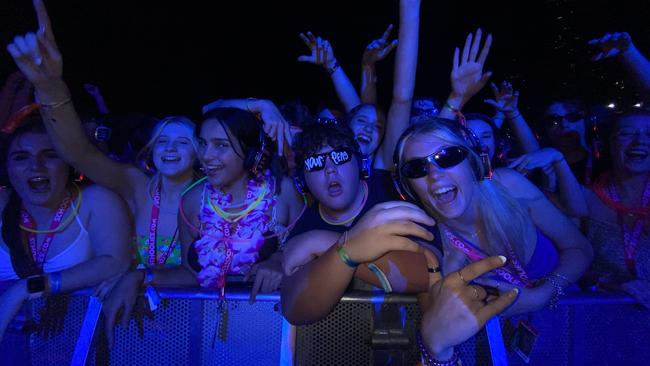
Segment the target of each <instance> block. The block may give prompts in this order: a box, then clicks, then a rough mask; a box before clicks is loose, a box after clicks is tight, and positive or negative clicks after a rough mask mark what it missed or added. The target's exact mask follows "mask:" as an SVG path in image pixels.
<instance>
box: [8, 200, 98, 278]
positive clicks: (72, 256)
mask: <svg viewBox="0 0 650 366" xmlns="http://www.w3.org/2000/svg"><path fill="white" fill-rule="evenodd" d="M73 205H74V204H73ZM75 218H76V220H77V224H78V225H79V235H77V238H76V239H75V240H74V241H73V242H72V243H71V244H70V245H68V247H67V248H65V249H63V251H61V253H59V254H57V255H55V256H54V257H53V258H48V259H46V260H45V263H44V264H43V272H45V273H50V272H58V271H62V270H64V269H68V268H70V267H73V266H75V265H77V264H79V263H82V262H85V261H87V260H88V259H90V258H92V257H93V249H92V245H91V243H90V236H89V235H88V231H87V230H86V228H85V227H84V226H83V224H82V223H81V220H80V219H79V215H77V216H75ZM1 228H2V220H0V229H1ZM0 243H2V244H4V245H2V246H0V281H8V280H17V279H18V276H17V275H16V272H14V267H13V266H12V265H11V257H10V256H9V253H8V252H7V249H6V247H7V244H6V243H5V242H4V240H3V239H2V237H1V236H0Z"/></svg>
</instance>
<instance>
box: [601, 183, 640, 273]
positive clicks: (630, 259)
mask: <svg viewBox="0 0 650 366" xmlns="http://www.w3.org/2000/svg"><path fill="white" fill-rule="evenodd" d="M607 190H608V191H609V196H610V197H611V199H612V201H614V202H615V203H617V204H620V203H621V198H620V197H619V195H618V193H617V192H616V187H615V186H614V183H613V182H610V183H609V186H608V187H607ZM649 202H650V179H648V180H646V184H645V189H644V190H643V198H642V199H641V208H642V209H643V210H644V211H645V210H646V208H647V207H648V203H649ZM616 213H617V214H618V222H619V225H621V227H622V228H623V250H624V252H625V266H626V267H627V270H628V271H629V272H630V273H631V274H632V275H634V276H636V247H637V245H638V244H639V238H640V237H641V228H642V227H643V222H644V221H645V219H646V216H640V217H638V216H637V217H636V219H635V220H634V224H632V225H631V226H628V225H626V224H625V221H624V218H625V215H624V211H622V210H616Z"/></svg>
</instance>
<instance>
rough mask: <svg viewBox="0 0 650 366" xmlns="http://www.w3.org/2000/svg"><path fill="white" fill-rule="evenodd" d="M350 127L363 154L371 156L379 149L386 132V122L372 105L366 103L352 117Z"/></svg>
mask: <svg viewBox="0 0 650 366" xmlns="http://www.w3.org/2000/svg"><path fill="white" fill-rule="evenodd" d="M350 128H351V129H352V132H354V137H355V138H356V139H357V142H358V143H359V148H360V150H361V154H362V155H364V156H370V155H372V154H374V153H375V151H377V148H378V147H379V142H380V140H381V137H382V136H383V133H384V124H383V122H382V121H380V118H379V116H378V115H377V109H376V108H375V107H373V106H372V105H364V106H362V107H361V108H359V110H357V111H356V113H354V115H353V116H352V118H350Z"/></svg>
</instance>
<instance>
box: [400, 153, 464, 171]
mask: <svg viewBox="0 0 650 366" xmlns="http://www.w3.org/2000/svg"><path fill="white" fill-rule="evenodd" d="M467 153H468V151H467V149H465V148H463V147H461V146H447V147H444V148H442V149H440V150H438V151H436V152H434V153H433V154H431V155H429V156H426V157H423V158H417V159H413V160H409V161H407V162H406V163H404V164H403V165H402V167H401V168H400V174H402V176H404V177H406V178H409V179H417V178H422V177H424V176H426V175H427V174H428V173H429V163H431V164H435V165H437V166H438V167H439V168H440V169H448V168H451V167H454V166H456V165H458V164H460V163H462V162H463V160H465V159H466V158H467Z"/></svg>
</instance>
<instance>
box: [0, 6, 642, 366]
mask: <svg viewBox="0 0 650 366" xmlns="http://www.w3.org/2000/svg"><path fill="white" fill-rule="evenodd" d="M34 6H35V10H36V14H37V17H38V22H39V29H38V31H37V32H35V33H27V34H25V35H19V36H16V37H15V38H14V40H13V41H12V42H11V43H10V44H9V45H8V46H7V50H8V52H9V53H10V54H11V56H12V57H13V59H14V61H15V63H16V66H17V67H18V69H19V71H18V72H17V73H16V74H13V75H11V76H9V77H8V78H7V80H6V82H5V86H4V88H3V90H2V95H1V96H0V98H1V99H2V100H1V103H0V104H1V105H0V124H1V127H2V144H1V146H2V149H1V150H2V151H1V153H2V154H1V159H2V160H1V161H0V168H1V169H0V173H1V174H0V175H1V179H2V181H1V182H0V184H2V186H3V187H2V190H0V209H1V210H2V219H1V221H0V225H1V227H2V237H1V239H0V281H7V283H8V284H9V285H8V286H7V290H6V291H5V292H3V293H2V294H1V295H0V337H1V336H2V334H3V333H4V331H5V330H6V328H7V326H8V324H9V323H10V322H11V320H12V319H13V317H14V316H15V315H16V314H17V312H18V311H19V310H20V308H21V307H22V305H23V304H24V303H25V302H26V301H28V300H30V299H34V298H39V297H50V296H57V295H60V294H64V293H68V292H72V291H74V290H77V289H82V288H94V292H95V295H96V296H97V297H99V298H100V299H101V301H102V302H103V312H104V315H105V317H106V321H107V326H106V329H107V331H108V332H109V337H108V340H109V343H110V342H112V338H113V337H112V334H111V333H112V331H113V325H114V324H116V323H119V322H121V323H123V324H128V321H129V319H130V317H131V314H132V312H133V309H134V305H135V304H136V300H137V298H138V297H139V296H142V295H143V292H144V289H153V291H155V288H157V287H176V286H186V287H196V286H201V287H205V288H209V289H214V290H216V291H218V292H219V293H220V294H221V295H223V293H224V291H225V288H227V287H228V285H229V283H232V282H252V290H251V301H254V299H255V296H256V295H257V294H258V293H260V292H263V293H266V292H274V291H280V292H281V299H282V311H283V315H284V316H285V317H286V319H288V320H289V321H290V322H291V323H293V324H310V323H314V322H317V321H319V320H321V319H323V318H324V317H325V316H327V315H328V314H329V313H330V312H331V311H332V309H333V308H334V307H335V306H336V304H337V303H338V302H339V300H340V299H341V297H342V296H343V294H344V292H345V291H346V290H349V289H352V288H353V289H361V290H372V289H377V288H380V289H383V290H384V291H386V292H400V293H409V294H414V295H416V296H417V298H418V303H419V306H420V309H421V311H422V313H423V320H422V323H421V324H420V333H419V336H418V342H419V343H420V346H421V347H420V348H421V350H422V358H423V362H424V363H425V364H431V365H433V364H435V365H439V364H445V365H446V364H449V365H452V364H457V363H458V362H459V358H458V357H459V356H458V353H457V352H455V351H454V346H456V345H458V344H460V343H461V342H463V341H465V340H466V339H468V338H469V337H471V336H472V335H474V334H475V333H476V332H477V331H478V330H479V329H480V328H481V327H482V325H483V324H485V323H486V321H488V320H489V319H490V318H492V317H493V316H495V315H497V314H501V315H502V316H505V317H508V316H513V315H517V314H527V313H531V312H536V311H538V310H540V309H543V308H545V307H549V306H550V307H554V306H556V305H557V303H558V301H559V299H560V298H561V296H563V295H564V294H565V293H567V292H569V291H574V290H579V288H582V289H583V290H585V289H591V290H593V289H597V290H599V291H623V292H625V293H627V294H629V295H630V296H632V297H633V298H634V299H636V300H637V301H638V302H639V303H640V304H641V305H643V306H645V307H646V308H650V245H649V244H650V234H649V231H648V229H649V228H650V226H649V224H650V222H649V221H648V214H649V213H650V175H649V173H650V111H648V110H646V109H644V108H643V106H642V105H641V104H640V105H637V106H636V107H632V108H629V109H628V110H626V111H622V112H617V113H602V111H599V113H600V114H599V115H598V118H595V117H594V116H595V115H596V113H595V111H594V109H593V108H591V107H590V106H588V105H586V104H585V103H583V102H582V101H580V100H578V99H567V100H555V101H553V102H551V103H549V104H547V105H546V106H545V108H543V112H542V113H541V114H540V115H537V116H524V114H522V108H520V106H519V92H518V91H517V90H516V86H515V85H512V84H511V83H509V82H507V81H503V82H501V83H494V82H491V81H490V79H492V78H493V77H492V74H491V73H490V72H487V71H485V70H484V64H485V62H486V60H487V58H488V57H489V54H490V48H491V44H492V41H493V40H492V36H491V35H487V36H486V37H484V35H483V33H482V31H481V30H480V29H479V30H477V31H476V32H474V33H470V34H469V35H468V36H467V39H466V41H465V44H464V45H462V46H461V47H459V48H456V50H455V53H454V56H453V60H452V69H451V73H450V78H451V91H450V92H449V96H448V98H447V99H446V101H445V102H444V103H439V102H438V101H437V100H436V99H435V98H429V97H425V98H416V97H414V86H415V80H416V69H417V59H418V43H419V39H418V33H419V24H420V0H400V2H399V24H398V26H397V30H398V36H397V39H394V40H391V31H392V28H393V27H392V26H390V27H388V29H386V31H385V33H384V34H383V35H382V36H381V37H380V38H378V39H377V40H375V41H373V42H371V43H370V44H369V45H368V46H367V48H366V49H365V52H364V54H363V58H362V60H361V61H362V76H361V84H360V89H359V90H357V89H355V86H354V85H353V83H352V82H351V81H350V79H349V77H348V76H347V75H346V73H345V71H344V70H343V68H342V67H341V66H340V65H339V63H338V62H337V59H336V57H335V55H334V51H333V46H332V44H331V43H330V42H329V41H328V40H326V39H323V38H321V37H318V36H316V35H314V34H312V33H311V32H307V33H304V34H301V35H300V37H301V39H302V40H303V42H304V43H305V46H306V47H307V48H308V49H309V52H308V54H306V55H302V56H300V57H299V58H298V60H299V61H301V62H307V63H312V64H314V65H316V66H319V67H322V68H323V69H324V70H325V71H326V72H327V73H328V74H329V76H330V78H331V81H332V84H333V86H334V88H335V90H336V93H337V95H338V97H339V99H340V102H341V106H342V109H334V108H323V109H322V110H319V111H317V112H316V113H314V114H311V113H310V111H309V110H308V108H307V107H305V106H304V105H301V104H300V103H288V104H284V105H279V106H276V104H274V102H272V101H270V100H264V99H255V98H242V99H229V100H216V101H214V102H212V103H209V104H207V105H206V106H204V108H203V115H202V117H201V119H200V121H196V122H195V121H192V120H191V119H189V118H187V117H183V116H168V117H166V118H163V119H160V120H159V121H156V123H155V125H153V126H152V127H151V129H150V131H149V135H148V140H147V141H146V143H145V144H144V146H143V147H142V149H141V150H140V152H139V153H137V154H136V153H133V151H131V154H125V153H124V151H125V150H127V149H124V150H122V151H120V152H117V151H111V150H110V148H109V146H108V144H107V141H108V140H109V139H110V138H111V136H110V129H109V128H108V127H107V126H105V125H104V124H103V123H97V122H96V121H95V120H90V121H88V120H82V119H81V118H80V117H79V115H78V113H77V111H76V110H75V107H74V103H73V100H72V99H71V94H70V91H69V89H68V86H67V85H66V83H65V82H64V81H63V78H62V70H63V63H62V55H61V53H60V51H59V49H58V46H57V43H56V40H55V37H54V33H53V30H52V26H51V23H50V19H49V17H48V14H47V12H46V9H45V6H44V5H43V2H42V0H34ZM497 41H498V40H497ZM590 44H592V45H593V46H594V47H597V48H598V49H599V50H601V51H600V53H598V54H597V55H596V56H595V58H594V62H600V61H599V60H600V59H605V58H613V57H615V58H617V59H618V60H620V61H621V64H622V65H623V66H624V67H625V68H626V69H627V70H628V71H629V74H630V77H631V78H632V79H634V80H635V81H637V82H638V87H639V91H640V92H641V93H646V92H648V91H649V90H650V62H649V61H648V60H647V59H646V58H645V57H644V56H643V54H642V53H641V52H639V50H637V48H636V47H635V46H634V43H633V42H632V39H631V37H630V36H629V35H628V34H627V33H614V34H606V35H604V36H603V37H602V38H599V39H594V40H592V41H590ZM393 53H394V57H395V68H394V75H393V89H392V99H391V101H390V105H388V106H380V105H378V104H377V99H378V98H377V84H376V80H377V77H376V67H375V65H376V63H378V62H381V60H383V59H384V58H386V57H389V56H390V55H392V54H393ZM488 84H489V86H488ZM486 86H487V87H489V88H491V89H492V91H493V94H494V98H493V99H490V100H487V101H486V102H487V103H488V104H489V105H491V106H493V107H494V111H495V113H494V115H493V116H488V115H484V114H480V113H471V112H472V111H467V110H465V108H464V107H465V105H466V104H467V103H468V102H469V101H470V100H471V99H472V98H473V97H474V96H475V95H476V94H477V93H478V92H479V91H481V90H482V89H483V88H485V87H486ZM87 90H88V91H89V93H91V95H93V96H94V97H95V98H96V100H97V101H98V106H99V110H100V111H102V112H107V108H106V106H105V104H104V103H103V99H102V98H101V93H99V90H98V88H97V87H94V86H88V87H87ZM385 107H387V108H385ZM529 120H534V122H535V123H529ZM506 129H507V130H508V131H509V133H507V134H506V133H504V132H503V131H504V130H506ZM114 137H115V136H113V138H114ZM131 138H132V139H131ZM137 138H138V136H128V137H127V139H128V140H136V139H137ZM130 146H131V144H130V143H129V147H130ZM131 150H132V149H131Z"/></svg>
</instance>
